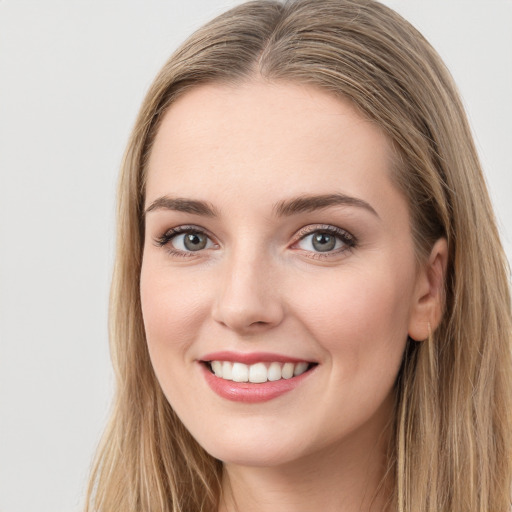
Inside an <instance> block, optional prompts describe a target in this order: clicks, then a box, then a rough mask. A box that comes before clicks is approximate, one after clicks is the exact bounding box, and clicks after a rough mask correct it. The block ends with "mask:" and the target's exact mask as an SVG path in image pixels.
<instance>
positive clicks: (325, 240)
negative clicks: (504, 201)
mask: <svg viewBox="0 0 512 512" xmlns="http://www.w3.org/2000/svg"><path fill="white" fill-rule="evenodd" d="M306 229H308V228H306ZM296 245H297V247H298V248H299V249H302V250H304V251H310V252H315V253H329V252H338V251H342V250H344V249H348V248H351V247H354V246H355V238H354V237H353V236H352V235H351V234H350V233H348V232H347V231H345V230H343V229H340V228H337V227H335V226H325V227H322V228H321V229H315V230H314V231H311V227H309V232H308V233H307V234H305V235H303V236H302V237H301V239H300V240H299V241H298V242H297V244H296Z"/></svg>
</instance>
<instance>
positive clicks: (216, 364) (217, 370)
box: [212, 361, 223, 377]
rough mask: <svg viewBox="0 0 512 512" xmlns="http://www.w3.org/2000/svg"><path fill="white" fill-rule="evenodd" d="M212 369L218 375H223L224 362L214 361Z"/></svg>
mask: <svg viewBox="0 0 512 512" xmlns="http://www.w3.org/2000/svg"><path fill="white" fill-rule="evenodd" d="M212 370H213V373H215V375H217V377H222V375H223V373H222V363H221V362H220V361H212Z"/></svg>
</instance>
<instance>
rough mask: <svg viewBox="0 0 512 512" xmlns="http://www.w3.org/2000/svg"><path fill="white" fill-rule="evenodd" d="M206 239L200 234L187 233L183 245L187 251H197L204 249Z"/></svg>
mask: <svg viewBox="0 0 512 512" xmlns="http://www.w3.org/2000/svg"><path fill="white" fill-rule="evenodd" d="M206 242H207V237H206V235H204V234H202V233H187V234H186V235H185V238H184V239H183V244H184V246H185V248H186V249H187V250H188V251H199V250H201V249H204V248H205V247H206Z"/></svg>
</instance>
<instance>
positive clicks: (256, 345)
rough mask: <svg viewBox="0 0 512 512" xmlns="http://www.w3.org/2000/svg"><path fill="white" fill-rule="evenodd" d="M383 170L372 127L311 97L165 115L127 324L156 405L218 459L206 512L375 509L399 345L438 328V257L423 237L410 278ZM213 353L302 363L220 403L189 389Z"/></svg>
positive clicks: (278, 94)
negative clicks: (143, 352) (219, 488)
mask: <svg viewBox="0 0 512 512" xmlns="http://www.w3.org/2000/svg"><path fill="white" fill-rule="evenodd" d="M393 162H394V153H393V150H392V147H391V144H390V142H389V140H388V139H387V137H386V136H385V135H384V134H383V133H382V131H381V130H380V129H379V128H378V127H377V126H375V125H374V124H373V123H372V122H370V121H368V120H366V119H364V118H363V117H362V115H361V114H360V113H358V112H357V111H356V110H355V109H354V108H353V107H352V105H351V104H350V103H349V102H347V101H342V100H340V99H339V98H336V97H334V96H332V95H330V94H328V93H327V92H323V91H321V90H319V89H316V88H313V87H310V86H301V85H296V84H290V83H282V82H281V83H269V82H264V81H260V80H254V81H250V82H247V83H244V84H241V85H238V86H228V85H222V84H221V85H205V86H201V87H198V88H196V89H194V90H192V91H191V92H188V93H187V94H185V95H184V96H182V97H181V98H180V99H178V100H177V102H176V103H175V104H174V105H172V107H171V108H170V109H169V111H168V112H167V113H166V115H165V116H164V119H163V122H162V124H161V127H160V128H159V131H158V134H157V137H156V140H155V144H154V146H153V149H152V152H151V155H150V159H149V166H148V180H147V189H146V201H145V208H146V209H147V210H148V211H147V213H146V239H145V246H144V257H143V264H142V274H141V299H142V309H143V315H144V324H145V329H146V334H147V342H148V348H149V352H150V356H151V360H152V363H153V366H154V369H155V372H156V375H157V377H158V380H159V382H160V384H161V386H162V389H163V391H164V393H165V395H166V397H167V398H168V400H169V402H170V404H171V405H172V407H173V408H174V410H175V411H176V413H177V414H178V416H179V417H180V419H181V420H182V421H183V423H184V424H185V426H186V427H187V429H188V430H189V431H190V432H191V433H192V435H193V436H194V437H195V438H196V440H197V441H198V442H199V443H200V444H201V445H202V446H203V447H204V448H205V450H206V451H208V452H209V453H210V454H211V455H213V456H214V457H216V458H219V459H220V460H222V461H224V467H225V471H224V480H223V484H224V497H223V500H222V502H221V505H220V509H219V510H220V511H221V512H228V511H229V512H232V511H235V510H237V509H238V510H240V511H241V510H243V511H244V512H251V511H258V512H266V511H272V512H274V511H275V510H279V511H280V512H288V511H289V512H292V511H293V512H311V511H312V510H322V511H325V512H329V511H333V512H334V511H336V512H340V511H344V512H349V511H350V512H352V511H364V510H370V509H371V510H384V497H383V493H381V494H378V495H377V496H376V489H377V487H378V484H379V482H380V481H381V479H382V477H383V474H384V471H385V462H386V461H385V448H386V442H387V440H388V435H389V428H388V425H389V422H390V421H391V420H392V409H393V393H392V388H393V385H394V382H395V380H396V377H397V373H398V370H399V367H400V362H401V359H402V355H403V351H404V347H405V344H406V342H407V338H408V336H411V337H412V338H413V339H415V340H423V339H425V338H427V336H428V332H429V328H431V329H435V327H436V325H437V323H438V322H439V320H440V315H441V311H442V293H441V290H442V283H443V272H444V268H445V266H446V258H447V250H446V243H445V241H444V240H439V241H438V242H437V243H436V244H435V246H434V248H433V249H432V253H431V255H430V258H429V260H428V261H427V262H423V263H421V264H420V263H418V259H417V257H416V254H415V248H414V246H413V241H412V236H411V228H410V215H409V211H408V205H407V202H406V200H405V198H404V197H403V195H402V194H401V193H400V192H399V190H398V189H397V187H396V186H395V185H394V183H393V181H392V178H391V176H392V172H393ZM335 194H336V195H338V196H337V197H340V196H343V197H344V199H343V200H342V201H337V203H336V204H330V205H328V206H325V205H323V206H322V205H321V204H320V205H319V204H318V200H317V201H316V204H315V201H311V197H312V196H315V197H317V196H321V197H324V198H325V196H329V197H331V198H332V196H333V195H335ZM305 197H307V198H309V199H308V201H309V202H308V201H306V202H304V201H303V204H306V203H307V205H309V208H305V207H304V208H302V209H300V208H297V204H298V203H297V201H295V203H294V202H293V201H294V199H297V198H302V199H304V198H305ZM347 198H349V199H347ZM176 199H180V200H181V202H176V201H175V200H176ZM198 201H199V202H200V203H199V206H198V203H197V202H198ZM324 202H325V201H324ZM327 202H329V201H327ZM338 203H339V204H338ZM178 204H179V205H181V206H178V207H177V206H176V205H178ZM183 205H187V206H186V207H183ZM190 205H195V206H194V208H195V209H193V208H192V207H191V206H190ZM293 205H295V207H294V206H293ZM181 210H187V211H181ZM176 228H178V230H181V231H180V232H179V233H177V234H176V233H174V232H172V231H170V230H172V229H176ZM187 237H189V238H187ZM219 350H228V351H234V352H238V353H254V352H271V353H277V354H282V355H286V356H290V357H294V358H299V359H304V360H306V361H310V362H315V363H317V365H316V367H314V370H313V371H312V372H311V375H309V376H308V378H307V379H304V380H303V381H302V383H301V384H300V385H299V386H297V387H296V388H295V389H293V390H292V391H290V392H288V393H285V394H284V395H282V396H280V397H278V398H275V399H273V400H269V401H267V402H263V403H257V404H253V403H243V402H233V401H230V400H227V399H225V398H221V397H220V396H218V395H217V394H216V393H214V392H213V391H212V389H211V388H210V387H209V386H208V385H207V383H206V381H205V378H204V375H203V372H204V365H203V364H202V363H201V362H200V361H201V360H202V359H201V358H202V357H203V356H204V355H205V354H208V353H211V352H214V351H219ZM255 385H257V384H255Z"/></svg>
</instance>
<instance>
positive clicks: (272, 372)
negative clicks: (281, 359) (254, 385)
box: [267, 363, 281, 382]
mask: <svg viewBox="0 0 512 512" xmlns="http://www.w3.org/2000/svg"><path fill="white" fill-rule="evenodd" d="M267 377H268V380H270V381H271V382H273V381H275V380H279V379H280V378H281V365H280V364H279V363H271V364H270V366H269V367H268V375H267Z"/></svg>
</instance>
